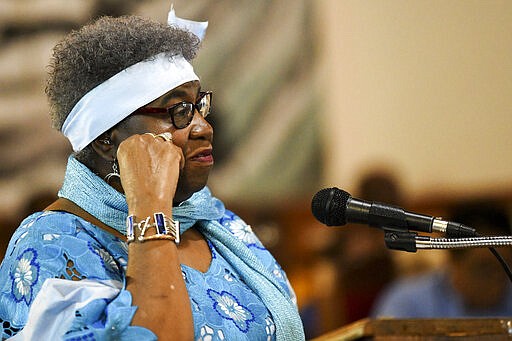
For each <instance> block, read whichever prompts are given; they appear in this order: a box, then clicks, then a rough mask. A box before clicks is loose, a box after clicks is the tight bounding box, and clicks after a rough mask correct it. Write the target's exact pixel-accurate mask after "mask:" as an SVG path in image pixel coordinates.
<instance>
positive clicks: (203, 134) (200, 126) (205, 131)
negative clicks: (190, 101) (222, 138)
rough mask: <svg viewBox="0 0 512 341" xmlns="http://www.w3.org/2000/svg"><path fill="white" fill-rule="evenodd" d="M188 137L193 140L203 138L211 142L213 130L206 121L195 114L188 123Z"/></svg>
mask: <svg viewBox="0 0 512 341" xmlns="http://www.w3.org/2000/svg"><path fill="white" fill-rule="evenodd" d="M190 125H191V126H192V128H191V129H190V136H191V137H194V138H204V139H207V140H211V139H212V137H213V128H212V126H211V125H210V123H208V121H207V120H206V119H205V118H204V117H203V116H202V115H201V114H200V113H199V112H197V111H196V112H195V114H194V118H193V119H192V122H191V123H190Z"/></svg>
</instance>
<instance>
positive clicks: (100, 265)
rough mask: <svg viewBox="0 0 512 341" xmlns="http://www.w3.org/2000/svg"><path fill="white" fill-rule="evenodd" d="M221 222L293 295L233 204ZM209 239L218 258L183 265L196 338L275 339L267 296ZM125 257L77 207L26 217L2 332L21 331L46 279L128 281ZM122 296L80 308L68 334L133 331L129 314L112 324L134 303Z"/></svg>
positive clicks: (2, 275)
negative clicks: (204, 267) (199, 266)
mask: <svg viewBox="0 0 512 341" xmlns="http://www.w3.org/2000/svg"><path fill="white" fill-rule="evenodd" d="M219 223H220V224H221V225H222V226H223V227H225V228H226V229H227V230H228V231H230V232H231V233H232V234H233V235H234V236H235V237H236V238H238V239H239V240H241V241H243V242H244V243H245V244H246V245H247V246H248V248H249V249H250V250H251V251H252V252H253V253H254V254H255V255H256V256H257V258H258V259H259V260H261V262H262V263H263V264H264V265H265V266H266V267H267V269H268V270H269V272H271V273H272V274H273V275H274V276H275V277H276V279H277V281H278V283H279V284H280V285H281V286H282V287H283V288H286V290H287V291H288V292H289V293H290V295H291V296H292V297H294V296H293V291H292V290H291V287H290V286H289V283H288V280H287V279H286V275H285V273H284V272H283V271H282V269H281V268H280V267H279V265H278V264H277V262H276V261H275V259H274V258H273V257H272V255H271V254H270V253H269V252H268V250H266V249H265V248H264V247H263V245H262V244H261V243H260V241H259V240H258V238H257V237H256V235H255V234H254V233H253V232H252V230H251V228H250V226H248V225H247V224H245V223H244V222H243V221H242V220H241V219H240V218H239V217H238V216H236V215H235V214H233V213H232V212H230V211H227V210H226V211H225V214H224V216H223V217H222V218H221V219H220V220H219ZM209 246H210V250H211V252H212V262H211V264H210V267H209V269H208V271H207V272H205V273H203V272H200V271H198V270H195V269H193V268H190V267H188V266H185V265H182V274H183V278H184V280H185V283H186V286H187V289H188V292H189V297H190V301H191V306H192V314H193V319H194V328H195V330H194V332H195V339H196V340H234V339H236V340H274V339H275V325H274V323H273V319H272V317H271V316H270V313H269V311H268V310H267V308H266V307H265V305H264V304H263V302H262V301H261V299H260V298H259V297H258V296H257V295H255V294H254V292H253V291H252V290H251V289H250V288H249V287H248V286H247V285H246V284H245V283H244V281H243V280H242V279H241V278H240V277H239V276H238V274H237V273H236V271H235V270H234V269H233V268H232V266H231V265H230V264H229V263H228V262H227V261H226V260H225V259H224V258H223V257H222V256H221V255H220V254H219V253H218V252H217V251H216V249H215V247H214V246H213V244H212V243H209ZM127 259H128V252H127V246H126V243H125V242H123V241H121V240H120V239H118V238H116V237H115V236H113V235H111V234H109V233H107V232H105V231H103V230H101V229H99V228H97V227H96V226H94V225H92V224H90V223H89V222H87V221H85V220H83V219H81V218H79V217H76V216H74V215H72V214H69V213H65V212H39V213H35V214H33V215H32V216H30V217H28V218H27V219H25V220H24V221H23V222H22V224H21V226H20V227H19V228H18V229H17V230H16V232H15V233H14V235H13V237H12V239H11V242H10V244H9V247H8V249H7V252H6V256H5V258H4V261H3V262H2V264H1V266H0V322H1V323H2V337H3V338H7V337H10V336H12V335H15V334H16V333H17V332H19V330H21V329H22V328H23V326H24V325H25V323H26V320H27V315H28V312H29V309H30V306H31V303H32V302H33V300H34V297H35V296H36V295H37V293H38V292H39V290H40V289H41V285H42V283H43V282H44V281H45V280H46V279H48V278H61V279H67V280H73V279H74V280H79V279H85V278H87V279H89V280H91V279H92V280H116V281H120V282H123V281H124V274H125V270H126V266H127ZM118 298H119V299H118ZM118 298H116V299H114V300H113V301H111V302H104V301H102V302H94V304H90V305H88V306H86V307H85V308H84V309H81V310H80V311H79V312H77V313H76V321H75V322H74V323H73V326H72V329H73V330H71V331H70V334H68V336H69V338H68V339H73V338H75V337H77V336H78V335H82V336H87V335H89V334H90V335H93V333H92V331H94V330H97V331H101V332H96V333H95V334H94V335H95V336H96V337H99V336H100V335H102V336H104V337H108V336H109V334H108V333H109V330H107V329H112V330H114V329H115V330H116V336H122V335H126V336H127V335H134V334H130V333H131V332H133V330H131V329H132V328H134V327H131V326H129V321H124V322H122V323H121V322H120V323H121V324H122V325H119V326H114V327H116V328H111V327H112V326H111V325H110V323H111V322H109V318H108V316H116V314H120V312H121V311H123V309H127V307H126V306H127V305H128V308H130V309H132V310H133V307H130V305H131V303H130V302H131V296H130V295H129V292H127V291H125V290H122V291H121V293H120V295H119V297H118ZM119 302H123V303H122V304H121V303H119ZM97 307H101V310H100V311H102V312H103V313H102V314H100V315H99V316H96V315H97V309H96V308H97ZM93 308H95V309H96V310H95V309H93ZM107 315H108V316H107ZM125 315H126V314H125ZM128 315H129V316H131V315H130V314H128ZM113 320H116V319H113ZM106 326H109V328H106ZM138 329H141V328H138ZM123 333H125V334H123ZM110 336H112V335H110Z"/></svg>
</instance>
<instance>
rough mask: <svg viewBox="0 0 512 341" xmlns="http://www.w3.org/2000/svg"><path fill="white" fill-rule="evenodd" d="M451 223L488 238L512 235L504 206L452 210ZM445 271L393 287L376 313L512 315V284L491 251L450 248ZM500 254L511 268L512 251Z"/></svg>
mask: <svg viewBox="0 0 512 341" xmlns="http://www.w3.org/2000/svg"><path fill="white" fill-rule="evenodd" d="M451 211H452V214H451V218H450V220H452V221H456V222H459V223H462V224H465V225H468V226H471V227H474V228H475V229H476V230H477V232H478V233H479V234H480V235H483V236H504V235H510V232H511V230H510V217H509V215H508V212H507V210H506V208H505V207H504V206H503V205H501V203H500V202H493V201H492V200H475V201H471V202H463V203H460V204H457V205H456V206H455V207H453V208H452V210H451ZM447 252H448V255H447V256H448V257H447V263H446V265H445V266H444V267H442V268H440V269H436V270H433V271H430V272H427V273H424V274H422V275H416V276H412V277H406V278H403V279H400V280H397V281H396V282H394V283H392V284H391V285H390V286H389V287H388V288H387V289H386V291H385V292H384V293H383V294H382V296H381V297H380V298H379V299H378V301H377V303H376V304H375V307H374V309H373V312H372V315H373V316H375V317H393V318H441V317H497V316H510V315H512V286H511V284H510V282H509V280H508V278H507V276H506V273H505V272H504V269H503V268H502V267H501V265H500V264H499V262H498V261H497V259H496V258H495V257H494V255H493V254H492V253H491V252H490V251H489V250H488V249H486V248H469V249H449V250H447ZM498 252H499V253H500V254H501V255H502V256H503V258H504V259H505V260H506V261H507V263H509V264H510V261H511V260H512V249H511V248H510V247H504V248H499V249H498Z"/></svg>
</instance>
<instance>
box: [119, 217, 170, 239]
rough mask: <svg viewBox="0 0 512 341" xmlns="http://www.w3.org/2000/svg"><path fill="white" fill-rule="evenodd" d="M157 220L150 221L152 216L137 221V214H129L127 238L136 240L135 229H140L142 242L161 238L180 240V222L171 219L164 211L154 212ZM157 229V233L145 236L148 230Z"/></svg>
mask: <svg viewBox="0 0 512 341" xmlns="http://www.w3.org/2000/svg"><path fill="white" fill-rule="evenodd" d="M153 217H154V219H155V222H154V223H153V224H151V223H150V220H151V217H147V218H146V219H144V220H142V221H140V222H138V223H136V222H135V216H134V215H133V214H132V215H129V216H128V218H126V239H127V241H128V243H131V242H133V241H135V229H136V228H137V229H138V230H139V232H140V233H139V236H138V237H137V240H138V241H139V242H141V243H143V242H145V241H147V240H159V239H168V240H172V241H174V242H175V243H176V244H179V242H180V222H179V221H175V220H172V219H169V218H168V217H167V216H166V215H165V214H163V213H162V212H158V213H155V214H153ZM151 228H154V229H155V232H156V233H155V234H153V235H151V236H147V237H145V234H146V232H147V231H148V230H149V229H151Z"/></svg>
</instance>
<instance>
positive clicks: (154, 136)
mask: <svg viewBox="0 0 512 341" xmlns="http://www.w3.org/2000/svg"><path fill="white" fill-rule="evenodd" d="M144 135H151V136H153V138H156V135H155V134H153V133H144Z"/></svg>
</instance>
